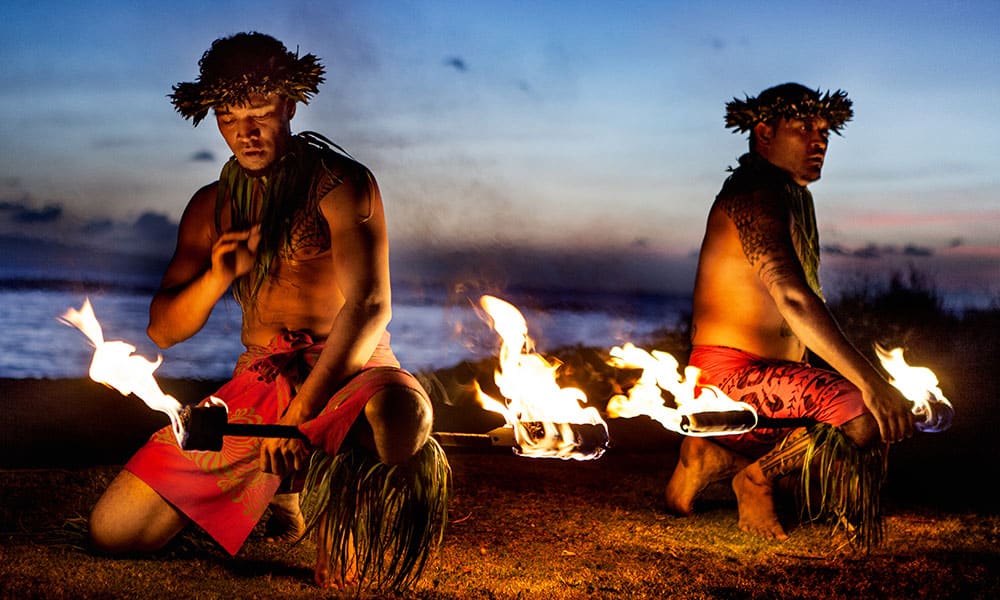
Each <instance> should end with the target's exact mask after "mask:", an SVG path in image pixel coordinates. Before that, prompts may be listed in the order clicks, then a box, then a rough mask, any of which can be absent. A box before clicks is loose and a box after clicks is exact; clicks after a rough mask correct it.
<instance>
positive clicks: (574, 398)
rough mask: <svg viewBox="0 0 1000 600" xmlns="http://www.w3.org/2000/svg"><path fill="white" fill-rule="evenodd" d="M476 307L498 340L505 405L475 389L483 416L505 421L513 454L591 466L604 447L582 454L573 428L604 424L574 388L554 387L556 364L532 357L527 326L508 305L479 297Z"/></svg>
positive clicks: (499, 382) (497, 379)
mask: <svg viewBox="0 0 1000 600" xmlns="http://www.w3.org/2000/svg"><path fill="white" fill-rule="evenodd" d="M479 303H480V306H481V307H482V308H483V310H484V311H485V312H486V315H487V316H488V317H489V319H490V321H491V323H492V326H493V328H494V330H495V331H496V332H497V334H498V335H499V336H500V339H501V344H500V355H499V363H500V364H499V366H498V368H497V370H496V372H495V374H494V381H495V382H496V384H497V388H498V389H499V390H500V393H501V394H503V396H504V398H505V399H506V401H505V402H501V401H499V400H497V399H495V398H492V397H491V396H489V395H488V394H486V393H485V392H483V391H482V390H481V389H477V393H478V397H479V402H480V404H481V405H482V406H483V408H485V409H486V410H490V411H493V412H496V413H500V414H501V415H503V417H504V419H505V420H506V422H507V424H508V425H510V426H511V427H513V429H514V437H515V440H516V441H517V448H516V451H517V452H518V453H519V454H522V455H524V456H532V457H555V458H563V459H575V460H589V459H594V458H599V457H600V456H601V455H602V454H603V453H604V449H605V448H604V445H603V444H598V445H597V446H598V447H595V448H585V447H584V444H583V443H582V442H581V440H580V439H579V438H578V436H577V431H576V430H577V429H578V428H574V427H573V425H585V426H592V427H596V428H602V429H603V436H604V439H605V440H606V439H607V430H608V426H607V423H605V422H604V420H603V419H602V418H601V415H600V412H598V410H597V409H596V408H594V407H592V406H587V407H585V406H583V405H584V404H586V402H587V396H586V394H585V393H584V392H583V391H582V390H580V389H577V388H572V387H567V388H561V387H559V384H558V383H557V382H556V372H557V371H558V370H559V367H560V363H558V362H556V363H552V362H549V361H547V360H546V359H545V358H544V357H542V356H541V355H539V354H537V353H535V352H534V343H533V342H532V340H531V338H530V337H528V324H527V322H526V321H525V319H524V316H522V315H521V313H520V311H518V310H517V308H515V307H514V306H513V305H511V304H510V303H508V302H506V301H504V300H501V299H499V298H496V297H494V296H488V295H487V296H482V297H481V298H480V299H479Z"/></svg>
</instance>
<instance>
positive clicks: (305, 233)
mask: <svg viewBox="0 0 1000 600" xmlns="http://www.w3.org/2000/svg"><path fill="white" fill-rule="evenodd" d="M343 183H344V180H343V179H341V178H339V177H336V176H334V175H330V176H328V177H321V178H319V181H318V182H317V183H316V186H315V188H314V189H313V190H312V192H311V193H310V196H309V201H308V202H306V203H305V205H304V206H303V207H302V209H301V210H299V211H298V214H296V215H295V218H294V221H293V224H292V231H291V234H290V235H289V240H288V247H287V249H286V253H287V254H288V255H289V256H295V255H296V254H298V253H300V252H303V251H307V250H313V251H322V250H325V249H327V248H329V247H330V232H329V230H328V229H327V226H326V222H325V220H324V219H323V215H322V213H321V212H320V209H319V201H320V200H321V199H322V198H323V197H325V196H326V195H327V194H329V193H330V192H332V191H333V190H335V189H337V188H338V187H340V186H341V185H342V184H343Z"/></svg>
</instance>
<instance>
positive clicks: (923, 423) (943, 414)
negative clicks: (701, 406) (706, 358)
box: [680, 398, 955, 435]
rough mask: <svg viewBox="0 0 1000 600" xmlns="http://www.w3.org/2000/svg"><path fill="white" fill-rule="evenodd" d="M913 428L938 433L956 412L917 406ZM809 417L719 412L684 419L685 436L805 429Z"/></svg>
mask: <svg viewBox="0 0 1000 600" xmlns="http://www.w3.org/2000/svg"><path fill="white" fill-rule="evenodd" d="M913 414H914V416H915V424H914V426H915V427H916V429H917V430H918V431H923V432H928V433H930V432H939V431H944V430H946V429H948V428H949V427H951V421H952V418H953V417H954V415H955V410H954V409H953V408H952V406H951V403H949V402H948V401H947V400H939V399H937V398H931V399H929V400H927V401H926V402H921V403H917V404H915V405H914V408H913ZM815 422H816V420H815V419H810V418H808V417H763V416H760V415H758V414H756V413H755V412H753V411H751V410H745V409H738V410H717V411H705V412H696V413H691V414H686V415H682V416H681V424H680V427H681V431H682V432H683V433H685V434H686V435H739V434H741V433H746V432H748V431H752V430H754V429H779V428H794V427H806V426H808V425H812V424H813V423H815Z"/></svg>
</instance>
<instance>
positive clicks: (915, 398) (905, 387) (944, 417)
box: [875, 344, 955, 431]
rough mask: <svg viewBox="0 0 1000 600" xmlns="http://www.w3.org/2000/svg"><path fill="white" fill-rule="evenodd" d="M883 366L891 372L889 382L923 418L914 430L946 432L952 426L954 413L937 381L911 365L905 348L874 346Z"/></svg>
mask: <svg viewBox="0 0 1000 600" xmlns="http://www.w3.org/2000/svg"><path fill="white" fill-rule="evenodd" d="M875 354H876V355H878V359H879V361H880V362H881V363H882V367H883V368H885V370H886V371H887V372H888V373H889V383H891V384H892V385H893V386H895V387H896V389H898V390H899V391H900V392H901V393H902V394H903V396H904V397H905V398H906V399H907V400H910V401H911V402H913V414H914V415H917V416H918V417H921V418H920V419H917V420H916V423H915V427H916V428H917V429H919V430H920V431H944V430H945V429H948V428H949V427H951V421H952V417H954V414H955V410H954V408H953V407H952V405H951V402H950V401H949V400H948V399H947V398H945V396H944V392H942V391H941V388H940V387H938V378H937V375H935V374H934V371H931V370H930V369H928V368H927V367H913V366H910V365H909V364H908V363H907V362H906V359H904V358H903V349H902V348H893V349H892V350H886V349H885V348H883V347H882V346H879V345H877V344H876V345H875Z"/></svg>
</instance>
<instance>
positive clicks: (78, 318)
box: [59, 298, 184, 446]
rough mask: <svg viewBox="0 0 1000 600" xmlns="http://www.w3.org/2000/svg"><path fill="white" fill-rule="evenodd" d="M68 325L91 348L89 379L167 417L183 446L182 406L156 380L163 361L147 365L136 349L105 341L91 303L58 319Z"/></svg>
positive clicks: (122, 343)
mask: <svg viewBox="0 0 1000 600" xmlns="http://www.w3.org/2000/svg"><path fill="white" fill-rule="evenodd" d="M59 320H60V321H62V322H63V323H65V324H67V325H71V326H73V327H76V328H77V329H79V330H80V331H82V332H83V334H84V335H86V336H87V337H88V338H89V339H90V342H91V343H92V344H93V345H94V358H93V359H92V360H91V363H90V378H91V379H93V380H94V381H96V382H98V383H103V384H104V385H106V386H108V387H111V388H114V389H116V390H118V391H119V392H120V393H121V394H122V395H124V396H128V395H129V394H135V395H136V396H137V397H139V399H141V400H142V401H143V402H145V403H146V405H147V406H149V407H150V408H152V409H154V410H158V411H160V412H163V413H166V415H167V416H168V417H170V424H171V427H172V428H173V431H174V435H175V436H176V437H177V443H178V444H181V445H182V446H183V444H182V441H183V438H184V426H183V424H182V423H181V419H180V410H181V403H180V402H178V401H177V399H175V398H174V397H173V396H171V395H169V394H165V393H163V391H162V390H161V389H160V386H159V384H157V383H156V379H154V378H153V371H155V370H156V369H157V368H158V367H159V366H160V363H161V362H162V361H163V359H162V357H159V356H158V357H157V358H156V361H155V362H154V361H150V360H148V359H146V358H143V357H142V356H138V355H134V354H133V352H135V346H133V345H131V344H129V343H126V342H122V341H111V342H106V341H104V332H103V330H102V329H101V324H100V323H99V322H98V321H97V317H96V316H95V315H94V309H93V307H92V306H91V305H90V299H89V298H88V299H86V300H85V301H84V303H83V306H82V307H81V308H80V310H76V309H73V308H71V309H69V310H67V311H66V313H65V314H63V315H62V316H61V317H60V318H59Z"/></svg>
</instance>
